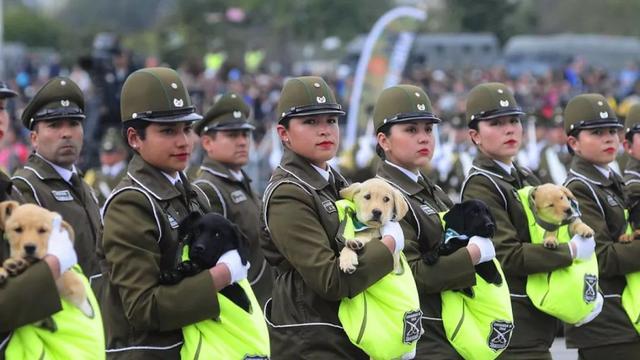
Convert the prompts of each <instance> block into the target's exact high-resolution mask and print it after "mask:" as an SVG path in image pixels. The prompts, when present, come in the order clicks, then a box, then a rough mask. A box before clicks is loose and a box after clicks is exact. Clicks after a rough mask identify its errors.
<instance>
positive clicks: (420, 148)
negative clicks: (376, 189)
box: [373, 85, 495, 360]
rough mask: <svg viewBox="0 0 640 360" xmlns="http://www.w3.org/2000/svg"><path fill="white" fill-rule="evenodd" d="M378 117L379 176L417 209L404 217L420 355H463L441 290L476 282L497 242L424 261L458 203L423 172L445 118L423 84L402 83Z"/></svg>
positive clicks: (383, 100)
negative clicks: (451, 337)
mask: <svg viewBox="0 0 640 360" xmlns="http://www.w3.org/2000/svg"><path fill="white" fill-rule="evenodd" d="M373 121H374V126H375V129H376V133H377V137H378V146H377V152H378V155H379V156H380V157H381V158H382V159H383V160H384V162H382V163H381V165H380V167H379V168H378V177H381V178H383V179H385V180H386V181H387V182H389V183H390V184H392V185H393V186H395V187H396V188H398V189H399V190H400V191H401V192H402V193H403V194H404V195H405V198H406V199H407V201H408V203H409V205H410V209H411V210H410V213H409V214H408V215H407V216H405V218H404V219H403V220H402V222H401V223H402V227H403V230H404V234H405V238H406V240H405V241H406V242H405V250H404V252H405V255H406V256H407V260H408V261H409V263H410V265H411V268H412V270H413V273H414V278H415V280H416V284H417V286H418V291H419V294H420V305H421V306H420V307H421V309H422V312H423V318H422V319H423V327H424V329H425V335H423V336H422V338H421V339H420V341H419V342H418V349H417V358H423V359H443V360H444V359H461V357H460V355H458V353H457V352H456V350H455V349H454V348H453V347H452V345H451V344H450V343H449V342H448V340H447V338H446V336H445V331H444V328H443V325H442V319H441V300H440V293H441V292H442V291H444V290H450V289H462V288H465V287H470V286H472V285H475V270H474V267H473V266H474V264H478V263H479V262H480V259H481V257H483V260H484V261H490V260H491V259H492V258H493V255H495V252H494V250H493V245H492V243H491V240H489V239H478V238H476V239H473V241H471V242H470V244H469V245H468V246H467V247H466V248H461V249H458V250H457V251H455V252H454V253H453V254H451V255H450V256H445V257H442V258H440V259H439V260H438V261H437V262H436V263H435V264H433V265H427V263H426V262H424V261H423V256H424V255H425V254H426V253H427V252H429V251H432V250H433V249H434V248H435V247H436V246H437V245H438V244H439V243H440V239H441V238H442V235H443V231H442V224H441V222H440V217H439V216H438V213H439V212H443V211H447V210H448V209H449V208H450V207H451V205H452V203H451V200H450V199H449V198H448V197H447V195H446V194H445V193H444V192H443V191H442V189H440V187H438V186H436V185H434V184H433V183H432V182H431V181H430V180H429V179H428V177H426V176H424V175H422V174H421V173H420V169H421V168H424V167H425V166H426V165H428V164H429V161H430V160H431V158H432V157H433V151H434V147H435V146H434V145H435V141H434V135H433V126H434V124H437V123H439V122H440V119H439V118H438V117H437V116H436V115H434V114H433V112H432V109H431V101H430V100H429V98H428V96H427V94H426V93H425V92H424V91H423V90H422V89H420V88H418V87H416V86H412V85H398V86H393V87H390V88H388V89H386V90H384V91H383V92H382V94H381V95H380V97H379V98H378V101H377V102H376V105H375V108H374V111H373ZM476 242H480V243H484V246H482V244H478V243H476ZM483 255H484V256H483Z"/></svg>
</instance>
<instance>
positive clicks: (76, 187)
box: [69, 173, 84, 202]
mask: <svg viewBox="0 0 640 360" xmlns="http://www.w3.org/2000/svg"><path fill="white" fill-rule="evenodd" d="M69 182H71V188H72V189H73V192H74V193H76V196H78V200H80V202H84V191H83V189H82V180H80V176H78V174H77V173H73V174H72V175H71V179H69Z"/></svg>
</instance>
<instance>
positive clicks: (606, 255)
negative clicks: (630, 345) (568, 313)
mask: <svg viewBox="0 0 640 360" xmlns="http://www.w3.org/2000/svg"><path fill="white" fill-rule="evenodd" d="M611 173H612V176H613V179H612V178H605V177H604V176H603V175H602V173H601V172H600V171H599V170H598V169H597V168H595V167H594V166H593V165H592V164H590V163H589V162H587V161H586V160H584V159H582V158H580V157H579V156H574V158H573V161H572V163H571V170H570V174H569V177H568V178H567V182H566V184H567V185H566V186H567V187H568V188H569V189H570V190H571V192H573V194H574V195H575V196H576V199H577V200H578V203H579V204H580V212H581V213H582V221H584V223H585V224H587V225H589V226H590V227H591V228H593V230H594V231H595V233H596V234H595V240H596V255H597V256H598V267H599V269H600V281H599V285H600V288H601V289H602V292H603V295H604V306H603V308H602V312H601V313H600V315H598V316H597V317H596V318H595V319H594V320H593V321H591V322H590V323H588V324H586V325H583V326H581V327H578V328H575V327H570V328H567V329H566V337H567V345H568V346H569V347H578V348H581V347H594V346H601V345H610V344H616V343H626V342H638V341H640V336H638V333H637V332H636V331H635V329H634V328H633V326H632V324H631V321H630V320H629V318H628V317H627V314H626V313H625V311H624V309H623V308H622V305H621V298H620V295H621V294H622V290H623V288H624V286H625V285H626V280H625V277H624V275H625V274H627V273H630V272H634V271H639V270H640V260H639V259H640V242H639V241H633V242H632V243H630V244H623V243H619V242H618V237H619V236H620V235H621V234H622V233H624V231H625V228H626V224H627V223H626V221H625V218H624V209H625V198H624V194H623V189H622V178H621V177H620V176H619V175H618V174H616V173H615V172H611Z"/></svg>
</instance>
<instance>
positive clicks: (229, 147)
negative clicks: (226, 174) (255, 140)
mask: <svg viewBox="0 0 640 360" xmlns="http://www.w3.org/2000/svg"><path fill="white" fill-rule="evenodd" d="M201 140H202V147H203V148H204V149H205V151H206V152H207V156H209V158H211V159H213V160H216V161H220V162H221V163H223V164H225V165H227V166H228V167H229V168H231V169H233V170H236V171H238V170H240V168H241V167H243V166H244V165H246V164H247V162H248V161H249V142H250V141H251V139H250V132H249V130H226V131H217V132H214V133H210V134H204V135H202V138H201Z"/></svg>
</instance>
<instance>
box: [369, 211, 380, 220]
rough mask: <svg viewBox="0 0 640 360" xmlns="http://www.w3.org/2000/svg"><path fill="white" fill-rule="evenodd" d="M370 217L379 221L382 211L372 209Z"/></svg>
mask: <svg viewBox="0 0 640 360" xmlns="http://www.w3.org/2000/svg"><path fill="white" fill-rule="evenodd" d="M371 215H373V218H374V219H380V216H382V211H380V210H378V209H373V210H371Z"/></svg>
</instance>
